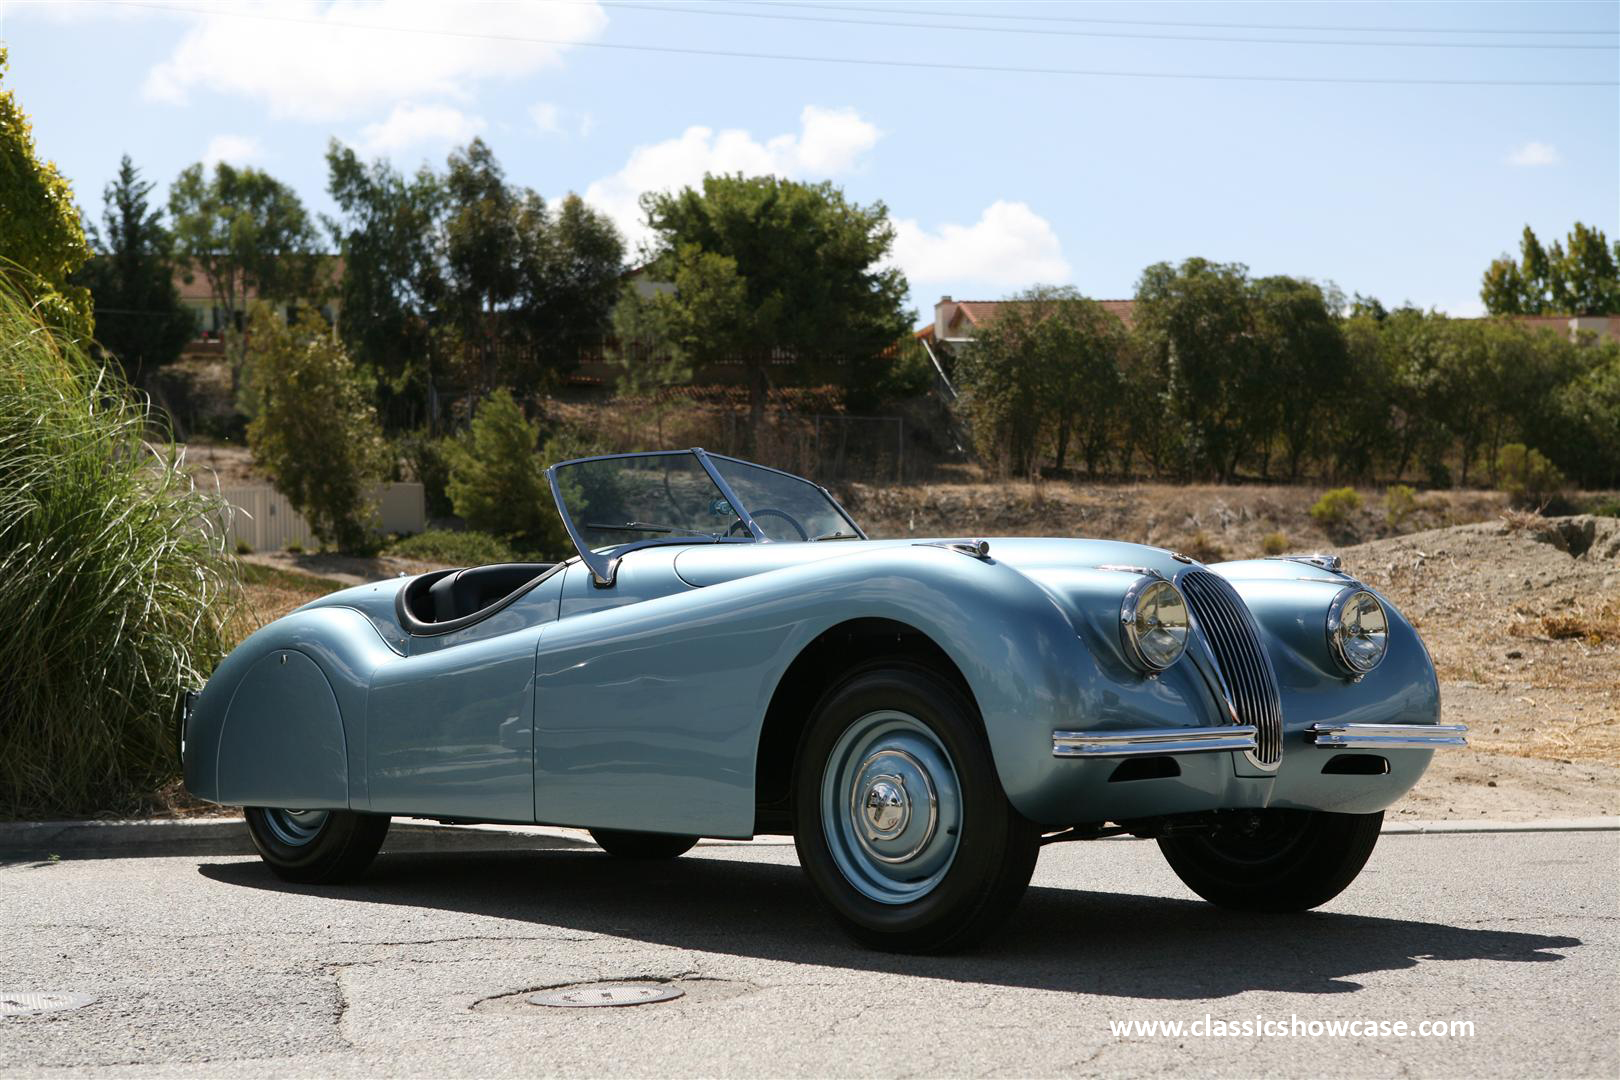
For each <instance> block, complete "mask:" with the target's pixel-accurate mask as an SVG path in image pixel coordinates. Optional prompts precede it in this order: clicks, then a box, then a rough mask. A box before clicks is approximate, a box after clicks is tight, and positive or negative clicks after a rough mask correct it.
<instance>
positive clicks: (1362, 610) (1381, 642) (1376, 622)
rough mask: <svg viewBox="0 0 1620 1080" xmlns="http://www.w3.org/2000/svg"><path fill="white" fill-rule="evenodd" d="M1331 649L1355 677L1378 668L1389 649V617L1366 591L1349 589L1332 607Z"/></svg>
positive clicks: (1329, 615)
mask: <svg viewBox="0 0 1620 1080" xmlns="http://www.w3.org/2000/svg"><path fill="white" fill-rule="evenodd" d="M1327 636H1328V648H1329V649H1330V650H1331V651H1332V652H1333V658H1334V659H1335V660H1337V661H1338V662H1339V664H1340V665H1341V666H1342V667H1343V668H1344V669H1345V670H1346V671H1348V672H1350V673H1351V674H1352V675H1365V674H1367V672H1369V671H1371V670H1372V669H1373V668H1375V667H1377V666H1378V662H1379V661H1380V660H1382V659H1383V658H1384V652H1385V650H1386V649H1388V648H1389V616H1388V615H1387V614H1386V613H1385V612H1384V605H1383V604H1380V603H1379V602H1378V597H1376V596H1374V595H1373V594H1372V593H1370V592H1368V591H1367V590H1366V589H1345V590H1344V591H1342V592H1340V593H1339V595H1338V596H1335V597H1334V598H1333V603H1331V604H1329V605H1328V616H1327Z"/></svg>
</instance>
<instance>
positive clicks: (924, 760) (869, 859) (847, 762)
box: [821, 710, 962, 904]
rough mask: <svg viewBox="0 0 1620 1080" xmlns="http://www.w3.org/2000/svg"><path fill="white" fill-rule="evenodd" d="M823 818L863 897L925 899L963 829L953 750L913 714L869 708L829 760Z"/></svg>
mask: <svg viewBox="0 0 1620 1080" xmlns="http://www.w3.org/2000/svg"><path fill="white" fill-rule="evenodd" d="M821 818H822V831H823V833H824V834H825V836H826V837H827V845H828V848H829V850H830V852H831V854H832V857H833V861H834V862H835V863H837V864H838V869H839V870H840V871H841V872H842V873H843V875H844V877H845V878H846V879H848V881H849V883H850V884H851V885H853V886H855V888H856V889H857V890H859V891H860V892H861V893H862V894H863V895H865V896H867V897H870V898H871V899H873V900H876V901H878V902H880V903H885V904H903V903H906V902H908V901H911V900H915V899H917V898H918V897H921V896H924V895H926V894H927V893H928V892H929V891H931V890H932V889H933V888H934V886H936V885H937V884H939V881H940V879H942V878H943V877H944V876H945V872H946V871H947V870H949V869H950V865H951V860H952V859H953V858H954V857H955V855H956V847H957V840H958V835H959V833H960V831H961V818H962V799H961V793H960V788H959V786H958V783H957V779H956V770H955V768H954V767H953V766H952V764H951V759H950V755H949V754H948V753H946V751H945V747H944V746H943V744H941V743H940V741H939V739H938V738H937V737H936V736H935V735H934V733H933V732H932V731H930V730H929V729H928V727H927V726H926V725H925V724H923V723H922V722H921V721H920V720H918V719H917V718H916V717H914V716H910V715H908V714H906V713H901V712H895V711H887V710H885V711H882V712H875V713H869V714H868V715H866V716H863V717H861V718H860V719H859V720H857V721H855V723H853V724H851V725H850V727H849V729H848V730H847V731H845V732H844V734H843V736H842V737H840V738H839V740H838V743H837V745H836V746H834V748H833V752H832V755H831V756H830V757H829V758H828V760H827V766H826V769H825V771H824V773H823V774H822V791H821Z"/></svg>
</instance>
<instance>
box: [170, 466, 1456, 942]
mask: <svg viewBox="0 0 1620 1080" xmlns="http://www.w3.org/2000/svg"><path fill="white" fill-rule="evenodd" d="M549 475H550V480H551V488H552V492H553V494H554V496H555V497H556V500H557V508H558V510H559V511H560V512H561V515H562V520H563V523H564V525H565V526H566V527H567V530H568V532H569V534H570V536H572V538H573V541H574V544H575V546H576V547H577V549H578V553H579V554H578V556H577V557H576V558H572V559H569V560H567V561H566V562H560V563H556V564H544V563H522V564H508V565H496V566H479V567H471V568H467V569H462V570H442V571H436V572H433V573H428V574H422V575H420V576H417V577H412V578H401V579H398V580H394V581H385V582H380V583H378V584H375V585H364V586H360V587H358V588H352V589H346V590H344V591H342V592H338V593H334V594H332V595H330V596H327V597H323V598H322V599H320V600H317V601H315V602H313V603H311V604H307V605H305V606H304V607H302V608H300V609H299V610H297V611H295V612H293V613H292V614H290V615H288V616H286V617H284V618H282V619H279V620H277V621H276V622H273V623H271V624H270V625H268V626H265V627H264V628H263V629H261V630H259V631H258V632H257V633H255V634H254V635H253V636H252V637H250V638H248V639H247V640H246V641H245V642H243V643H242V644H241V645H240V646H239V647H238V648H237V649H236V651H235V652H233V653H232V654H231V655H230V656H229V657H228V658H227V659H226V660H225V662H224V663H222V664H221V665H220V667H219V669H218V670H217V671H216V672H215V673H214V675H213V677H212V678H211V679H209V681H208V684H207V686H206V687H204V688H203V689H202V690H201V691H200V693H197V694H195V695H188V696H187V706H186V708H185V710H184V711H183V715H182V719H181V731H180V737H181V745H182V757H183V760H184V763H185V778H186V785H187V786H188V787H189V788H190V790H191V791H192V792H193V793H195V794H196V795H198V796H201V797H202V798H205V799H209V800H212V801H214V802H219V803H227V804H232V805H240V806H244V807H247V811H246V813H247V820H248V824H249V827H250V828H251V830H252V833H253V839H254V841H255V843H256V844H257V846H258V848H259V851H260V852H261V853H262V854H263V856H264V859H265V861H266V862H267V863H269V865H270V867H271V868H272V869H273V870H274V871H275V872H276V873H277V874H280V875H281V876H282V877H284V878H287V879H289V880H293V881H300V882H330V881H337V880H341V879H344V878H349V877H353V876H355V875H357V874H359V873H360V872H361V871H363V870H364V869H365V867H366V866H367V864H369V863H370V861H371V859H372V858H373V857H374V856H375V854H376V853H377V851H378V848H379V846H380V845H381V843H382V840H383V834H384V832H385V831H386V830H387V827H388V821H389V817H390V815H408V816H411V817H425V818H437V819H441V820H444V821H452V822H541V823H545V824H549V825H563V826H578V827H582V828H585V829H589V830H590V832H591V834H592V835H593V836H594V837H595V838H596V840H597V842H598V843H599V844H600V845H601V847H602V848H604V849H605V850H606V851H608V852H610V853H612V854H614V855H618V856H624V857H629V858H670V857H674V856H676V855H679V854H681V853H682V852H684V851H686V850H687V849H688V848H690V847H691V846H692V845H693V844H694V843H695V842H696V840H697V839H698V838H699V837H731V838H744V837H752V836H756V835H759V834H762V833H785V834H792V835H793V836H794V837H795V839H796V842H797V846H798V853H799V861H800V863H801V864H802V865H803V867H804V869H805V872H806V873H807V874H808V875H809V877H810V880H811V882H812V883H813V884H814V886H815V888H816V890H817V891H818V893H819V894H820V895H821V897H822V898H823V899H824V900H825V901H826V904H827V906H828V908H829V909H830V910H831V912H832V914H833V915H834V917H835V918H836V919H837V920H838V921H839V922H840V923H841V924H842V925H843V926H844V927H845V928H846V929H847V930H848V931H849V932H850V933H852V934H853V935H854V936H855V937H856V938H857V939H859V940H860V941H863V942H866V943H868V944H870V945H873V946H877V947H880V948H886V949H896V950H906V951H940V950H947V949H954V948H960V947H963V946H966V945H968V944H970V943H971V942H973V941H975V940H977V939H978V938H979V937H981V936H982V935H984V934H985V933H986V932H988V931H989V930H991V929H992V928H993V927H994V926H995V925H996V924H997V923H998V922H1000V921H1001V920H1003V919H1004V918H1005V917H1006V916H1007V915H1008V913H1009V912H1010V911H1011V910H1012V909H1013V907H1014V905H1015V904H1016V903H1017V901H1018V899H1019V897H1020V895H1021V894H1022V893H1023V891H1024V889H1025V887H1026V885H1027V884H1028V883H1029V879H1030V874H1031V873H1032V871H1033V869H1034V866H1035V857H1036V853H1037V852H1038V850H1039V849H1040V847H1041V846H1042V845H1043V844H1048V843H1054V842H1058V841H1066V840H1088V839H1095V838H1098V837H1104V836H1110V835H1116V834H1120V833H1131V834H1134V835H1137V836H1142V837H1152V838H1154V839H1156V840H1157V841H1158V843H1159V845H1160V847H1161V848H1162V849H1163V851H1164V854H1165V857H1166V858H1167V859H1168V860H1169V862H1170V865H1171V867H1172V868H1173V869H1174V870H1175V872H1176V873H1177V874H1178V875H1179V876H1180V877H1181V879H1182V880H1183V881H1184V882H1186V884H1187V885H1188V886H1189V887H1190V888H1192V889H1193V890H1194V891H1195V892H1197V893H1198V894H1199V895H1201V896H1203V897H1205V898H1206V899H1208V900H1211V901H1213V902H1215V903H1217V904H1223V905H1226V906H1229V907H1234V908H1242V909H1250V910H1268V911H1280V910H1296V909H1300V908H1308V907H1313V906H1315V905H1318V904H1321V903H1324V902H1325V901H1327V900H1329V899H1330V898H1332V897H1333V896H1335V895H1337V894H1338V893H1339V892H1340V891H1341V890H1343V889H1344V888H1345V886H1347V885H1348V884H1349V883H1350V881H1351V880H1352V879H1353V878H1354V877H1355V876H1356V874H1357V873H1358V872H1359V871H1360V870H1361V868H1362V866H1363V865H1364V864H1365V863H1366V861H1367V858H1368V856H1369V855H1370V854H1371V852H1372V849H1373V845H1374V843H1375V842H1376V841H1377V838H1378V830H1379V824H1380V822H1381V820H1382V818H1383V810H1384V808H1385V807H1387V806H1389V805H1390V804H1391V803H1393V802H1394V801H1395V800H1397V799H1398V798H1400V797H1401V795H1402V794H1403V793H1404V792H1406V791H1407V790H1408V789H1409V788H1411V786H1412V785H1413V784H1414V783H1416V782H1417V779H1418V777H1419V776H1420V775H1422V773H1423V770H1424V768H1425V767H1426V766H1427V765H1428V763H1429V757H1430V755H1431V754H1432V752H1433V751H1434V750H1435V749H1436V748H1437V747H1445V746H1461V745H1463V741H1464V740H1463V732H1464V729H1463V727H1462V725H1458V724H1450V725H1447V724H1441V723H1440V693H1439V686H1438V684H1437V683H1436V680H1435V673H1434V667H1433V665H1432V664H1431V663H1430V660H1429V656H1428V654H1427V652H1426V651H1425V649H1424V647H1423V643H1422V641H1420V640H1419V638H1418V635H1417V633H1416V632H1415V631H1414V630H1413V628H1412V626H1411V624H1410V623H1408V622H1407V621H1406V620H1405V619H1404V618H1402V617H1401V615H1400V613H1399V612H1397V611H1396V610H1395V609H1394V607H1393V606H1392V605H1391V604H1389V602H1388V601H1386V600H1385V599H1384V598H1382V597H1381V596H1379V595H1378V594H1377V593H1375V592H1373V591H1372V590H1370V589H1368V588H1367V587H1365V586H1363V585H1361V584H1359V583H1358V582H1357V581H1356V580H1355V579H1353V578H1352V577H1350V576H1349V575H1348V574H1346V573H1345V572H1344V570H1343V569H1342V568H1341V567H1340V565H1339V562H1338V560H1336V559H1335V558H1332V557H1330V556H1315V555H1313V556H1299V557H1284V558H1276V559H1263V560H1256V561H1248V562H1231V563H1222V564H1219V565H1216V566H1208V567H1206V566H1202V565H1200V564H1198V563H1197V562H1195V561H1193V560H1192V559H1190V558H1188V557H1187V556H1185V555H1181V554H1177V553H1175V552H1171V551H1164V550H1161V549H1158V548H1152V547H1144V546H1141V545H1137V544H1124V543H1115V542H1112V541H1107V540H1069V539H996V538H992V539H990V540H984V539H978V538H961V539H950V538H947V539H936V540H919V539H904V540H868V539H867V538H866V536H865V534H864V533H862V531H861V529H860V527H859V526H858V525H857V524H856V523H855V521H854V520H853V519H852V518H851V517H850V515H849V514H848V513H846V512H845V511H844V509H843V508H842V507H841V506H839V504H838V503H837V501H835V500H834V499H833V497H832V496H831V495H830V494H829V493H828V492H827V491H826V490H825V489H823V488H821V487H819V486H817V485H815V484H813V483H811V482H809V481H807V480H803V479H800V478H798V477H795V476H791V475H789V474H787V473H783V472H779V471H777V470H774V469H768V468H763V467H761V466H758V465H751V464H748V463H746V462H743V461H738V460H736V459H734V458H729V457H724V456H721V455H719V454H709V453H705V452H704V451H702V450H697V449H694V450H686V451H678V452H668V453H650V454H619V455H612V456H607V457H595V458H587V459H583V460H579V461H568V462H563V463H561V464H558V465H554V466H552V468H551V469H550V472H549Z"/></svg>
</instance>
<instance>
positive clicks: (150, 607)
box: [0, 290, 240, 817]
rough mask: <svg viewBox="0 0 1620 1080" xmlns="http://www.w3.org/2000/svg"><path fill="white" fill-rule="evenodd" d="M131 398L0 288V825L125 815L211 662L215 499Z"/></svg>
mask: <svg viewBox="0 0 1620 1080" xmlns="http://www.w3.org/2000/svg"><path fill="white" fill-rule="evenodd" d="M157 430H158V429H157V427H156V424H155V421H154V418H153V417H152V415H151V413H150V411H149V408H148V406H147V405H146V403H145V402H144V400H142V399H139V398H138V397H136V396H135V395H134V394H133V393H132V392H131V391H130V390H129V389H128V388H127V387H126V386H125V385H124V384H123V383H122V382H121V381H120V380H119V378H118V376H116V375H115V374H114V373H112V372H111V371H102V370H99V369H97V368H96V367H95V365H94V364H93V363H92V362H91V361H90V359H89V358H88V356H87V355H86V351H85V349H84V348H83V347H82V346H81V345H80V344H78V343H75V342H71V341H69V340H67V339H66V338H64V337H61V336H58V335H57V334H56V333H55V332H53V331H52V330H51V329H49V328H48V327H47V326H46V325H44V324H43V323H42V321H41V320H40V319H39V318H38V317H37V316H36V314H35V313H34V312H32V311H30V310H29V307H28V305H27V304H26V303H25V302H23V301H22V300H20V299H19V298H18V297H17V295H16V294H15V293H14V292H11V291H10V290H0V478H4V482H3V483H0V577H3V580H4V581H5V583H6V584H5V597H6V614H5V618H4V619H3V620H0V656H4V657H5V663H4V664H3V665H0V703H3V704H0V816H7V817H11V816H17V817H50V816H64V815H87V814H94V813H100V812H125V813H127V812H130V811H133V810H136V809H137V808H138V807H139V806H140V804H141V801H142V800H143V798H145V797H148V796H150V795H151V794H152V793H153V792H155V791H156V790H157V789H158V788H159V787H160V786H162V785H163V784H164V783H165V782H167V781H168V780H170V779H171V778H172V777H173V776H174V773H175V756H174V749H175V748H174V720H175V714H176V709H177V708H178V705H179V697H180V692H181V691H182V690H183V689H184V688H187V687H196V686H200V685H202V682H203V680H204V679H205V678H206V677H207V675H208V673H209V672H210V671H212V670H213V667H214V665H215V664H216V663H218V661H219V659H220V657H221V656H222V655H223V653H224V650H225V647H226V646H225V641H224V638H223V636H222V626H223V624H224V622H225V621H226V620H227V619H228V618H229V617H230V616H231V614H232V612H233V610H234V609H235V607H236V601H237V598H238V596H239V595H240V594H239V586H238V583H237V581H236V578H235V574H234V569H233V564H232V562H231V560H230V559H229V557H228V556H227V555H226V554H225V539H224V532H225V530H224V521H223V517H222V515H223V514H224V513H225V509H224V506H223V504H222V503H221V502H220V501H219V500H218V499H217V498H215V497H213V496H210V495H207V494H205V493H203V492H202V491H200V490H199V489H198V488H196V487H195V486H194V485H193V484H192V482H191V480H190V477H189V476H188V475H187V473H186V472H185V470H184V468H183V464H182V461H181V456H180V454H179V452H178V451H177V450H176V448H175V447H174V446H173V444H171V443H168V442H163V441H156V440H155V439H154V434H155V432H156V431H157Z"/></svg>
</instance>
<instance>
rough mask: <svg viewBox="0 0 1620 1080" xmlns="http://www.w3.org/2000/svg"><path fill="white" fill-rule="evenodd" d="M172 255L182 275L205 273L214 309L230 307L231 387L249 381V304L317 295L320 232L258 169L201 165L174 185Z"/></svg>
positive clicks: (282, 187) (286, 190)
mask: <svg viewBox="0 0 1620 1080" xmlns="http://www.w3.org/2000/svg"><path fill="white" fill-rule="evenodd" d="M169 219H170V227H171V228H172V229H173V231H174V254H175V258H176V260H177V261H178V262H179V264H180V268H181V272H182V273H183V274H185V275H187V280H188V281H189V280H190V275H191V274H193V273H200V274H202V275H203V277H204V279H205V280H206V281H207V282H208V290H209V293H210V294H211V295H212V297H213V301H214V304H215V306H216V307H219V308H220V309H222V310H223V311H224V312H225V318H226V320H227V321H226V329H225V339H226V343H227V346H226V347H227V356H228V357H229V359H230V361H231V389H232V391H233V393H235V392H238V391H240V389H241V387H242V386H243V385H244V383H245V384H247V385H249V386H251V385H252V380H251V379H245V378H244V376H245V373H246V368H247V363H248V349H249V343H250V341H251V333H250V332H249V330H248V327H247V326H246V325H245V324H244V325H241V326H239V325H238V324H237V319H238V317H239V314H238V313H243V312H245V310H246V306H247V301H248V300H249V299H250V298H251V299H257V300H261V301H264V302H266V303H268V304H272V305H277V304H286V303H289V302H293V301H300V300H304V301H307V300H311V299H314V298H315V293H316V281H317V277H318V272H319V265H318V259H317V236H316V232H315V227H314V224H313V223H312V222H311V220H310V217H309V214H308V213H306V212H305V210H304V204H303V203H302V202H301V201H299V198H298V195H297V193H296V192H294V191H293V189H292V188H290V187H288V186H287V185H286V184H283V183H282V182H281V181H279V180H277V179H276V178H275V177H273V176H271V175H269V174H268V173H264V172H261V171H259V170H258V169H254V168H240V169H238V168H236V167H234V166H232V165H228V164H226V163H225V162H220V163H219V164H217V165H215V166H214V172H213V175H212V176H210V175H208V174H207V173H206V172H205V171H204V170H203V167H202V165H201V164H197V165H192V166H190V167H189V168H187V169H186V170H185V171H184V172H182V173H181V174H180V177H179V179H177V180H176V181H175V182H174V185H173V186H172V187H171V188H170V189H169Z"/></svg>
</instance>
